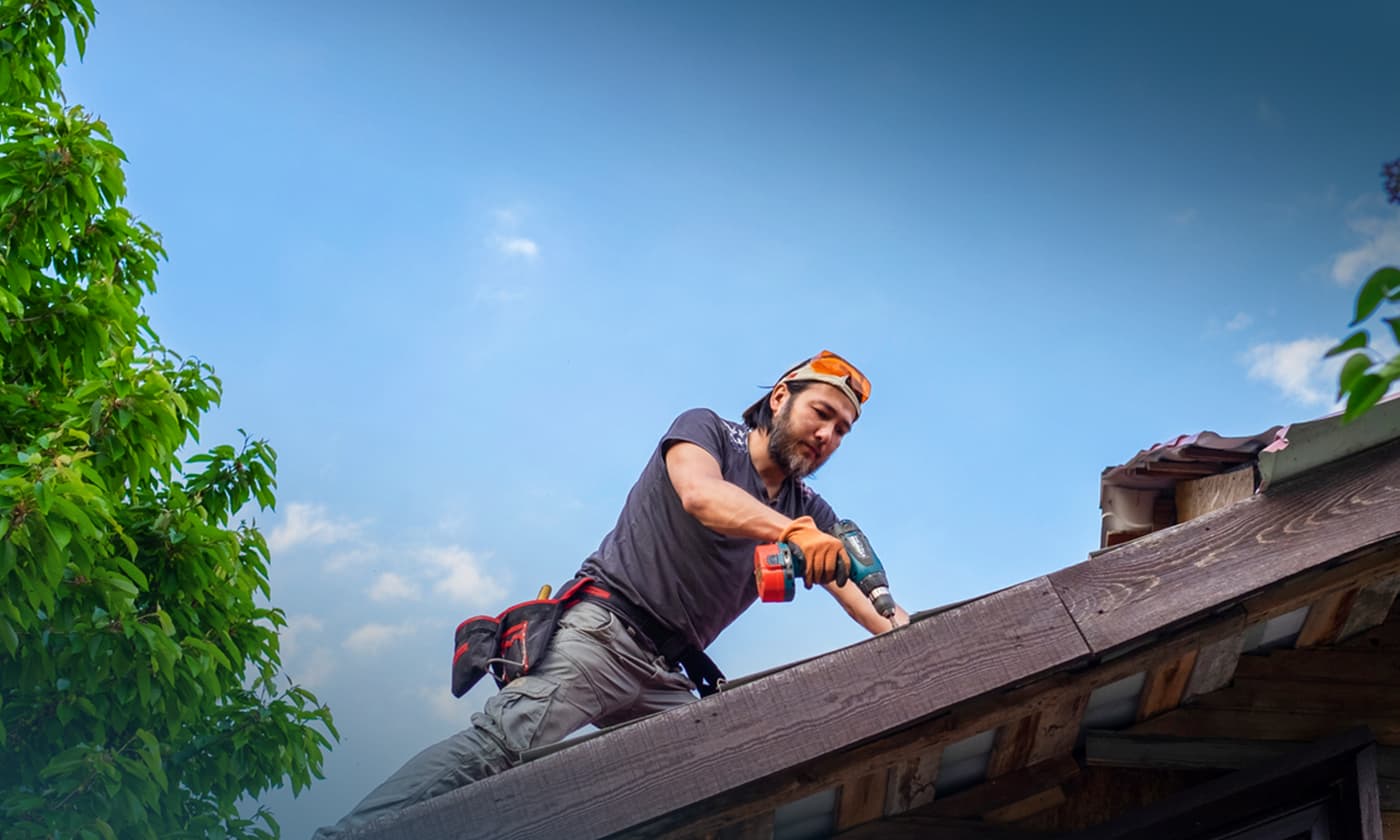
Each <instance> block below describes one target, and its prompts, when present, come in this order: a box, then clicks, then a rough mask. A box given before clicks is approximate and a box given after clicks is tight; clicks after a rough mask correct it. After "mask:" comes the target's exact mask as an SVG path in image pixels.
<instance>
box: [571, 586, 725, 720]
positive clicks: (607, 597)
mask: <svg viewBox="0 0 1400 840" xmlns="http://www.w3.org/2000/svg"><path fill="white" fill-rule="evenodd" d="M584 580H590V581H591V579H589V578H584ZM572 586H573V584H572V583H571V584H570V587H572ZM578 597H579V600H580V601H591V602H593V603H595V604H598V605H600V606H602V607H605V608H606V609H607V610H608V611H609V612H611V613H612V614H613V615H616V616H617V617H618V618H620V619H622V622H623V623H624V624H626V625H627V626H628V627H630V628H631V629H632V630H634V631H636V632H637V634H638V635H640V636H642V637H643V638H645V639H646V640H647V642H649V643H650V644H651V647H652V649H653V650H654V651H656V653H658V654H660V656H661V657H662V658H663V659H665V660H666V664H667V665H670V666H671V667H672V668H674V667H676V666H677V665H679V666H680V667H682V668H684V669H685V675H686V676H687V677H689V678H690V681H691V682H693V683H695V690H696V691H698V692H700V696H701V697H709V696H710V695H711V694H714V693H715V692H716V691H719V690H720V689H721V688H723V687H724V673H723V672H721V671H720V669H719V666H718V665H716V664H715V661H714V660H713V659H711V658H710V657H709V656H707V655H706V654H705V652H704V651H703V650H700V649H699V648H697V647H695V646H694V645H692V644H691V643H690V642H688V641H686V638H685V636H683V635H681V634H680V633H677V632H676V631H674V630H671V629H670V628H668V627H666V626H664V625H662V624H661V622H659V621H657V620H656V619H655V618H652V616H651V613H649V612H647V611H646V610H644V609H642V608H641V607H639V606H637V605H636V604H634V603H632V602H631V601H630V600H628V599H627V597H626V596H624V595H623V594H622V593H621V592H617V591H614V590H610V589H605V588H604V587H603V586H602V585H601V584H599V583H598V582H596V581H591V584H590V585H589V586H586V587H584V588H583V589H582V590H580V591H579V596H578Z"/></svg>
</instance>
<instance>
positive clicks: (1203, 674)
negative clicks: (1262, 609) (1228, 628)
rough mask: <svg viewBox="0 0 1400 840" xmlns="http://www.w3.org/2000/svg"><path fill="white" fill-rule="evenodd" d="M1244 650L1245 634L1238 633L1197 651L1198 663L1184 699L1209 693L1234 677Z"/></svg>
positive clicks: (1187, 699) (1187, 684)
mask: <svg viewBox="0 0 1400 840" xmlns="http://www.w3.org/2000/svg"><path fill="white" fill-rule="evenodd" d="M1242 650H1244V634H1243V633H1236V634H1234V635H1233V636H1227V637H1225V638H1223V639H1219V640H1217V641H1214V642H1211V643H1210V644H1208V645H1203V646H1202V647H1201V649H1200V650H1199V651H1197V652H1196V664H1195V666H1194V667H1193V668H1192V669H1191V679H1190V680H1189V681H1188V682H1187V683H1186V693H1185V694H1183V695H1182V698H1181V699H1182V700H1183V701H1189V700H1191V699H1192V698H1193V697H1198V696H1200V695H1202V694H1208V693H1209V692H1212V691H1215V690H1216V689H1218V688H1221V687H1222V686H1226V685H1229V683H1230V680H1232V679H1234V676H1235V668H1236V666H1237V665H1238V663H1239V661H1240V652H1241V651H1242Z"/></svg>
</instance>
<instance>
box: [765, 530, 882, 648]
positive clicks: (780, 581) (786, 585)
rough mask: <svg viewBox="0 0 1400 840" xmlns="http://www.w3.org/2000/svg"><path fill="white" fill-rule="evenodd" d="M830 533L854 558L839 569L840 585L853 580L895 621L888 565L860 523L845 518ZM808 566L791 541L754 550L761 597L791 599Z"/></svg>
mask: <svg viewBox="0 0 1400 840" xmlns="http://www.w3.org/2000/svg"><path fill="white" fill-rule="evenodd" d="M829 533H830V534H831V535H832V536H834V537H836V538H837V539H839V540H841V543H842V545H843V546H844V547H845V549H846V557H847V558H849V560H850V567H849V568H847V567H845V566H841V567H839V568H838V570H837V575H836V584H837V585H838V586H844V585H845V584H846V581H847V580H850V581H851V582H852V583H854V584H855V585H856V586H857V587H858V588H859V589H860V591H861V592H863V593H864V594H865V597H867V598H869V599H870V604H871V606H873V607H875V612H877V613H879V614H880V615H882V616H884V617H885V618H886V619H889V620H890V621H891V622H893V620H894V597H893V596H891V595H890V584H889V579H888V578H887V577H886V576H885V567H884V565H883V564H881V563H880V558H879V557H878V556H876V554H875V549H873V548H871V547H870V540H868V539H866V538H865V534H864V533H863V532H862V531H861V530H860V526H858V525H856V523H854V522H852V521H851V520H849V519H842V520H841V521H839V522H837V523H836V524H835V525H833V526H832V527H831V528H830V530H829ZM806 569H807V562H806V558H804V557H803V556H802V552H801V550H799V549H798V548H797V546H796V545H793V544H791V543H769V544H767V545H760V546H758V548H756V549H755V550H754V577H755V580H756V581H757V584H758V593H759V597H760V598H761V599H762V600H764V601H791V600H792V598H793V596H794V595H795V594H796V590H797V588H796V586H795V585H794V579H795V578H800V577H804V576H805V574H806Z"/></svg>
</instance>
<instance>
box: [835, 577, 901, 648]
mask: <svg viewBox="0 0 1400 840" xmlns="http://www.w3.org/2000/svg"><path fill="white" fill-rule="evenodd" d="M826 591H828V592H830V593H831V597H833V598H835V599H836V602H837V603H838V604H840V605H841V607H842V609H844V610H845V611H846V614H847V615H849V616H850V617H851V618H853V619H855V620H856V623H857V624H859V625H860V626H862V627H864V628H865V629H866V630H869V631H870V632H871V633H872V634H874V635H876V636H878V635H880V634H881V633H887V632H889V631H890V630H891V629H893V628H892V627H890V622H889V621H888V620H887V619H886V618H885V617H884V616H883V615H880V614H879V613H877V612H875V606H874V605H873V604H871V603H870V599H869V598H867V597H865V593H864V592H861V591H860V587H859V586H856V585H855V584H854V583H851V582H850V581H847V582H846V585H845V586H837V585H836V584H834V583H828V584H827V585H826ZM908 623H909V613H907V612H905V611H904V608H903V607H901V606H900V605H899V604H895V605H894V626H895V627H903V626H904V625H906V624H908Z"/></svg>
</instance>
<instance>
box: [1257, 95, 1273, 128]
mask: <svg viewBox="0 0 1400 840" xmlns="http://www.w3.org/2000/svg"><path fill="white" fill-rule="evenodd" d="M1254 115H1255V116H1256V117H1258V118H1259V121H1260V122H1264V123H1273V122H1277V121H1278V111H1276V110H1274V105H1273V103H1272V102H1270V101H1269V100H1267V99H1261V100H1259V104H1257V105H1255V106H1254Z"/></svg>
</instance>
